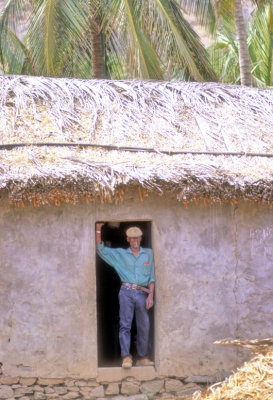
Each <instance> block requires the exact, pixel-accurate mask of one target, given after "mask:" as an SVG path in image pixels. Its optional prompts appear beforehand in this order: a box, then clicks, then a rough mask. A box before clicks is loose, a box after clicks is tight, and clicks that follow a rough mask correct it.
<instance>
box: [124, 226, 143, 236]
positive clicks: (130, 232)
mask: <svg viewBox="0 0 273 400" xmlns="http://www.w3.org/2000/svg"><path fill="white" fill-rule="evenodd" d="M142 235H143V233H142V230H141V229H139V228H138V227H137V226H132V227H131V228H129V229H127V231H126V236H127V237H129V238H130V237H139V236H142Z"/></svg>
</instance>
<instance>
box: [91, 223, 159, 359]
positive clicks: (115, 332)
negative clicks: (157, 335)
mask: <svg viewBox="0 0 273 400" xmlns="http://www.w3.org/2000/svg"><path fill="white" fill-rule="evenodd" d="M130 226H138V227H139V228H140V229H141V230H142V232H143V238H142V242H141V246H142V247H148V248H152V237H151V228H152V223H151V222H150V221H129V222H128V221H126V222H123V221H121V222H106V223H105V225H104V226H103V227H102V240H103V241H104V244H105V245H106V246H110V247H122V248H124V249H126V248H128V242H127V241H126V235H125V231H126V229H127V228H129V227H130ZM96 278H97V323H98V326H97V328H98V330H97V331H98V366H99V367H117V366H120V365H121V358H120V346H119V303H118V293H119V289H120V279H119V277H118V275H117V273H116V272H115V270H114V268H112V267H110V266H109V265H108V264H107V263H106V262H105V261H103V260H102V259H101V258H100V257H99V256H98V255H97V256H96ZM149 314H150V324H151V328H150V340H149V353H148V357H149V358H150V359H151V360H154V311H153V308H152V309H151V310H149ZM135 337H136V326H135V320H134V321H133V324H132V330H131V354H132V355H133V356H135V355H136V346H135Z"/></svg>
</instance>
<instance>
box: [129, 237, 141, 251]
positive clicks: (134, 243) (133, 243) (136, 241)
mask: <svg viewBox="0 0 273 400" xmlns="http://www.w3.org/2000/svg"><path fill="white" fill-rule="evenodd" d="M141 239H142V237H141V236H138V237H127V242H128V243H130V247H131V249H132V250H138V249H139V247H140V242H141Z"/></svg>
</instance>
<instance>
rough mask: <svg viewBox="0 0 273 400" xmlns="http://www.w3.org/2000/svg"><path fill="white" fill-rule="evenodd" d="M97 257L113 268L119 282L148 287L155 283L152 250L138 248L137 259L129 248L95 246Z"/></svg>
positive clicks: (102, 244)
mask: <svg viewBox="0 0 273 400" xmlns="http://www.w3.org/2000/svg"><path fill="white" fill-rule="evenodd" d="M97 253H98V255H99V256H100V257H101V258H102V259H103V260H104V261H106V262H107V264H109V265H111V267H113V268H114V269H115V270H116V271H117V273H118V275H119V277H120V280H121V282H129V283H134V284H136V285H140V286H146V287H148V286H149V283H151V282H155V271H154V270H155V267H154V253H153V250H152V249H144V248H143V247H140V249H139V252H138V255H137V257H136V256H135V255H134V253H133V251H132V250H131V248H130V247H129V248H128V249H121V248H117V249H114V248H112V247H106V246H104V243H101V244H98V245H97Z"/></svg>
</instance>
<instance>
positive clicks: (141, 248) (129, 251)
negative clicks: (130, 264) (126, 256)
mask: <svg viewBox="0 0 273 400" xmlns="http://www.w3.org/2000/svg"><path fill="white" fill-rule="evenodd" d="M126 251H127V252H128V253H130V254H133V255H134V252H133V250H132V249H131V247H128V248H127V250H126ZM141 253H144V249H143V247H141V246H140V248H139V252H138V255H139V254H141Z"/></svg>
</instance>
